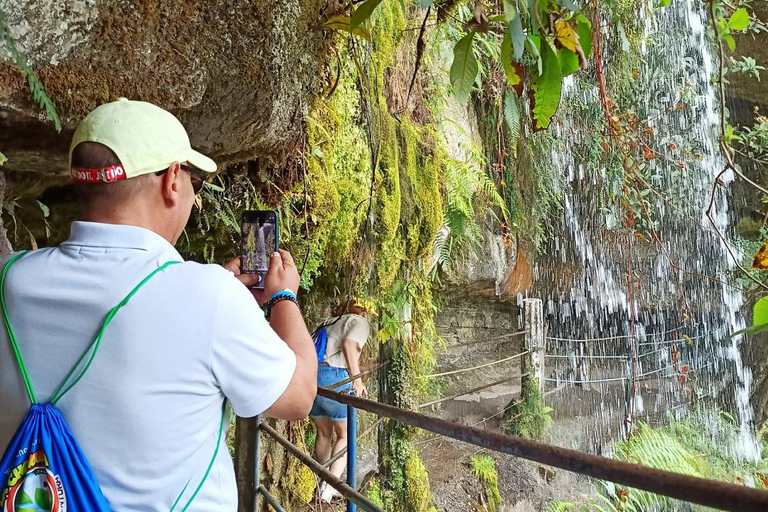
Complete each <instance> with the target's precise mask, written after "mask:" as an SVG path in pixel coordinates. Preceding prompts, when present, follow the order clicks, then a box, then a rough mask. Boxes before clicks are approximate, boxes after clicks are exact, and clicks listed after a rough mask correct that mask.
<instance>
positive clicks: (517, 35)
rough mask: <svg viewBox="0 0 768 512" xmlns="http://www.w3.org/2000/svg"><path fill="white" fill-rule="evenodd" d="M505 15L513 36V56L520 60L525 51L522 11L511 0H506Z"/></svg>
mask: <svg viewBox="0 0 768 512" xmlns="http://www.w3.org/2000/svg"><path fill="white" fill-rule="evenodd" d="M504 15H505V16H506V18H507V23H508V24H509V29H508V32H509V35H510V36H511V38H512V49H513V54H512V56H513V58H514V59H515V60H516V61H519V60H520V57H522V56H523V51H525V32H524V31H523V21H522V18H520V13H519V12H518V10H517V7H515V5H514V4H513V3H512V2H510V1H509V0H504Z"/></svg>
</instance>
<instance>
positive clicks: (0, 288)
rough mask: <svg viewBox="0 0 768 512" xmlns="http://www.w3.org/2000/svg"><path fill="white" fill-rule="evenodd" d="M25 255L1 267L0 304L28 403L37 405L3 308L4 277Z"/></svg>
mask: <svg viewBox="0 0 768 512" xmlns="http://www.w3.org/2000/svg"><path fill="white" fill-rule="evenodd" d="M25 254H27V251H24V252H20V253H19V254H17V255H16V256H14V257H13V258H11V259H10V260H8V263H6V264H5V266H4V267H3V274H2V277H0V304H2V308H3V322H5V330H6V331H7V332H8V339H9V340H10V342H11V348H12V349H13V355H14V356H16V362H17V363H18V365H19V370H20V371H21V378H22V379H23V380H24V387H26V388H27V395H29V401H30V402H31V403H33V404H36V403H37V399H36V398H35V391H34V390H33V389H32V383H31V382H30V381H29V375H28V374H27V367H26V366H25V365H24V359H22V357H21V352H20V351H19V344H18V343H17V342H16V334H15V333H14V332H13V327H11V320H10V318H8V308H6V306H5V276H6V275H7V274H8V270H9V269H10V268H11V265H13V264H14V263H16V262H17V261H18V260H19V258H21V257H22V256H24V255H25Z"/></svg>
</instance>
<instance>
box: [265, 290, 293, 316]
mask: <svg viewBox="0 0 768 512" xmlns="http://www.w3.org/2000/svg"><path fill="white" fill-rule="evenodd" d="M284 300H289V301H291V302H293V303H294V304H296V305H297V306H298V305H299V300H298V299H297V298H296V295H294V294H293V292H289V291H282V292H277V293H276V294H274V295H273V296H272V298H271V299H269V300H268V301H267V302H265V303H264V304H262V305H261V308H262V309H263V310H264V315H265V316H266V318H267V320H269V317H270V315H271V314H272V308H273V307H275V304H277V303H278V302H283V301H284Z"/></svg>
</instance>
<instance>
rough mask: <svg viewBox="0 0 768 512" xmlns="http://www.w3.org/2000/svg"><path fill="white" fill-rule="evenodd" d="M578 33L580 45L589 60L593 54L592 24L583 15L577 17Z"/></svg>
mask: <svg viewBox="0 0 768 512" xmlns="http://www.w3.org/2000/svg"><path fill="white" fill-rule="evenodd" d="M576 33H577V34H578V35H579V45H581V50H582V51H583V52H584V57H587V58H589V56H590V54H591V53H592V22H591V21H589V19H588V18H587V17H586V16H584V15H583V14H579V15H578V16H576Z"/></svg>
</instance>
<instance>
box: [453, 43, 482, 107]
mask: <svg viewBox="0 0 768 512" xmlns="http://www.w3.org/2000/svg"><path fill="white" fill-rule="evenodd" d="M474 38H475V33H474V32H470V33H469V34H467V35H466V36H464V37H462V38H461V39H460V40H459V42H458V43H456V46H455V47H454V48H453V63H452V64H451V87H452V88H453V94H454V95H455V96H456V99H457V100H458V101H459V103H461V104H464V103H466V102H467V100H468V99H469V93H471V92H472V87H473V86H474V84H475V78H477V72H478V70H479V69H480V68H479V67H478V65H477V59H476V58H475V52H474V51H473V49H472V43H473V40H474Z"/></svg>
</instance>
